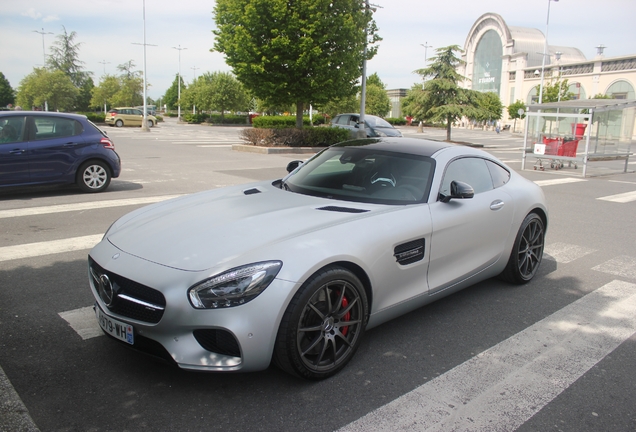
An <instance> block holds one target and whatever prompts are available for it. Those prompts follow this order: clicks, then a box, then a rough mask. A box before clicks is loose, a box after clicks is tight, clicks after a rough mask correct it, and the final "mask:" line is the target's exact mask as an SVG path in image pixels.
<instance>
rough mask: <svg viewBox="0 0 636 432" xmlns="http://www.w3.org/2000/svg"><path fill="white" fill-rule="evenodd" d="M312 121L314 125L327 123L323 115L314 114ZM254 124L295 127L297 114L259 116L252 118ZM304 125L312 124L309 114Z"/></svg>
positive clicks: (258, 126) (278, 127) (271, 127)
mask: <svg viewBox="0 0 636 432" xmlns="http://www.w3.org/2000/svg"><path fill="white" fill-rule="evenodd" d="M312 122H313V124H314V125H321V124H325V118H324V117H323V116H321V115H317V116H313V117H312ZM252 125H253V126H254V127H255V128H266V129H280V128H295V127H296V116H258V117H254V118H253V119H252ZM303 126H311V123H310V122H309V116H303Z"/></svg>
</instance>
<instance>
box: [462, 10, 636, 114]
mask: <svg viewBox="0 0 636 432" xmlns="http://www.w3.org/2000/svg"><path fill="white" fill-rule="evenodd" d="M544 48H545V36H544V34H543V33H542V32H541V31H540V30H537V29H534V28H526V27H515V26H509V25H508V24H507V23H506V22H505V21H504V19H503V18H502V17H501V16H500V15H498V14H496V13H486V14H483V15H482V16H480V17H479V18H478V19H477V21H475V23H474V24H473V26H472V28H471V29H470V31H469V32H468V36H467V37H466V42H465V44H464V54H463V56H462V58H463V60H464V62H465V64H464V65H463V66H461V67H460V68H459V72H460V73H461V74H462V75H463V76H464V77H466V80H465V81H464V83H463V85H464V87H465V88H471V89H473V90H478V91H483V92H487V91H492V92H495V93H497V94H498V95H499V97H500V99H501V101H502V103H503V105H504V106H508V105H510V104H512V103H514V102H515V101H517V100H521V101H523V102H525V103H527V104H532V103H536V102H537V101H538V94H539V91H538V89H539V86H540V82H541V69H542V63H543V52H544ZM597 48H598V54H597V56H596V57H595V58H594V59H593V60H588V59H586V58H585V55H584V54H583V53H582V52H581V50H579V49H578V48H575V47H564V46H558V45H548V47H547V50H546V56H545V65H544V67H543V70H544V71H543V75H544V86H545V85H546V84H549V83H551V82H554V80H556V79H558V78H559V77H562V78H563V79H568V84H569V91H570V93H571V94H572V95H573V96H572V97H573V98H574V99H586V98H590V97H593V96H594V95H597V94H603V95H608V96H611V97H613V98H615V99H636V95H635V93H634V88H635V86H636V55H630V56H621V57H613V58H606V57H604V56H603V48H604V47H603V46H602V45H601V46H599V47H597ZM506 119H507V112H506V110H504V119H503V120H504V121H505V120H506Z"/></svg>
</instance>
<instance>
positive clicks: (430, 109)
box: [402, 45, 480, 141]
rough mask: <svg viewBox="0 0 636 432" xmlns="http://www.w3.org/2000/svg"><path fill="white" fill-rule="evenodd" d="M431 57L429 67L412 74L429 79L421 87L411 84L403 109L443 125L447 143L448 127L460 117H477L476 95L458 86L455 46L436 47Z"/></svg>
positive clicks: (458, 62)
mask: <svg viewBox="0 0 636 432" xmlns="http://www.w3.org/2000/svg"><path fill="white" fill-rule="evenodd" d="M436 51H437V55H436V56H434V57H432V58H431V61H432V63H431V65H430V66H429V67H427V68H425V69H419V70H416V71H415V73H417V74H419V75H421V76H422V78H426V77H428V78H430V79H429V80H428V81H426V83H424V84H416V85H414V86H413V87H412V88H411V90H410V91H409V93H408V94H407V97H406V98H405V99H404V101H403V103H402V106H403V108H404V112H405V113H406V114H407V115H410V116H413V117H415V118H420V119H430V120H433V121H440V122H445V123H446V140H447V141H450V140H451V126H452V124H453V122H455V121H457V120H459V119H461V118H462V117H464V116H465V117H468V118H476V117H478V116H479V115H480V113H479V108H478V99H479V96H478V95H477V93H478V92H476V91H474V90H468V89H463V88H461V87H459V84H458V83H459V81H460V80H462V79H463V77H462V76H461V75H460V74H459V73H458V72H457V69H456V68H457V67H458V66H459V65H460V64H461V63H462V60H461V59H459V58H458V57H457V56H456V55H455V52H456V51H461V49H460V48H459V46H458V45H450V46H447V47H443V48H438V49H437V50H436Z"/></svg>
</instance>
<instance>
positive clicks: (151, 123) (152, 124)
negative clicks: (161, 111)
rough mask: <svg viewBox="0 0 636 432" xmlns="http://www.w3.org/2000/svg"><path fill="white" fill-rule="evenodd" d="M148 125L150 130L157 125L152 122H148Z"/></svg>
mask: <svg viewBox="0 0 636 432" xmlns="http://www.w3.org/2000/svg"><path fill="white" fill-rule="evenodd" d="M146 124H147V125H148V127H149V128H151V127H153V126H154V125H155V124H154V123H153V122H152V120H148V122H147V123H146Z"/></svg>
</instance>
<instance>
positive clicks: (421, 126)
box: [417, 121, 424, 133]
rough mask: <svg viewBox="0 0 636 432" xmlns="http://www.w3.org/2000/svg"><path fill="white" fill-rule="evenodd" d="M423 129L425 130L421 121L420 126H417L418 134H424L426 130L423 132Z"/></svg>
mask: <svg viewBox="0 0 636 432" xmlns="http://www.w3.org/2000/svg"><path fill="white" fill-rule="evenodd" d="M422 128H423V124H422V122H421V121H420V124H418V125H417V132H418V133H422V132H424V130H423V129H422Z"/></svg>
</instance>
